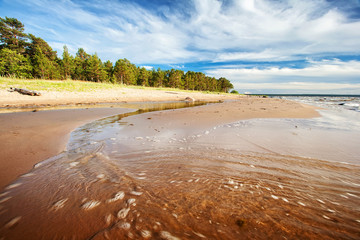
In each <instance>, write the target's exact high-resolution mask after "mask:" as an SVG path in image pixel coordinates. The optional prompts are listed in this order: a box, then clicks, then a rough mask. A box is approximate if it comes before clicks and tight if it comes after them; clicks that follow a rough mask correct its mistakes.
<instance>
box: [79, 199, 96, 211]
mask: <svg viewBox="0 0 360 240" xmlns="http://www.w3.org/2000/svg"><path fill="white" fill-rule="evenodd" d="M99 205H100V202H99V201H96V200H91V201H89V202H86V203H84V204H83V205H82V206H81V208H82V209H84V210H90V209H93V208H95V207H97V206H99Z"/></svg>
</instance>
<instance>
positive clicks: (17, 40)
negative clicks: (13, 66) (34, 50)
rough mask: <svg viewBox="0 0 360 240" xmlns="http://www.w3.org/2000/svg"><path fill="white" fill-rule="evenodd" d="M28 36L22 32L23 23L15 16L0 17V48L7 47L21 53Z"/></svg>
mask: <svg viewBox="0 0 360 240" xmlns="http://www.w3.org/2000/svg"><path fill="white" fill-rule="evenodd" d="M27 38H28V36H27V35H26V34H25V33H24V25H23V24H22V23H21V22H20V21H19V20H17V19H16V18H8V17H5V18H2V17H0V49H4V48H8V49H11V50H13V51H16V52H18V53H23V52H24V51H25V47H26V46H27V45H28V44H27Z"/></svg>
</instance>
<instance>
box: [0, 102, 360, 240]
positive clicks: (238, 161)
mask: <svg viewBox="0 0 360 240" xmlns="http://www.w3.org/2000/svg"><path fill="white" fill-rule="evenodd" d="M291 100H296V101H300V102H303V103H307V104H315V105H317V104H319V106H322V107H323V108H324V109H321V110H319V111H320V112H321V114H322V116H321V117H319V118H313V119H252V120H242V121H238V122H234V123H226V124H223V125H218V126H213V127H211V128H208V129H199V130H191V131H182V129H181V128H179V129H174V128H173V127H171V126H167V125H164V126H163V127H161V128H158V127H156V128H150V127H149V125H147V124H146V121H147V120H149V119H151V117H152V115H151V113H142V114H140V115H133V116H128V115H119V116H114V117H110V118H106V119H103V120H99V121H95V122H93V123H90V124H87V125H84V126H82V127H80V128H78V129H77V130H76V131H74V132H73V133H72V135H71V141H70V142H69V144H68V147H67V151H65V152H63V153H61V154H60V155H58V156H55V157H53V158H51V159H48V160H46V161H44V162H42V163H40V164H38V165H37V166H36V167H35V168H34V169H33V171H31V172H29V173H28V174H25V175H24V176H22V177H20V178H19V179H18V180H17V181H15V182H14V183H12V184H11V185H9V186H8V187H7V188H6V189H5V190H4V191H3V192H1V193H0V226H2V227H1V228H0V239H1V238H4V239H359V238H360V230H359V229H360V162H359V156H360V152H359V150H358V149H359V147H358V146H360V137H359V136H360V135H359V133H360V127H359V118H358V117H359V115H357V114H360V113H359V112H358V111H357V110H356V109H355V110H354V109H353V108H352V107H351V108H350V109H349V108H347V107H348V106H347V105H345V104H342V105H336V104H333V105H331V107H328V108H326V109H325V107H324V106H325V105H326V104H327V103H325V101H318V100H316V99H309V98H306V99H303V98H296V99H294V98H292V99H291ZM318 102H319V103H318ZM329 102H330V101H329ZM332 103H334V102H332ZM347 103H348V104H353V102H347ZM143 112H146V111H143ZM134 118H137V119H139V118H142V119H143V123H144V124H140V125H138V124H137V123H138V121H134Z"/></svg>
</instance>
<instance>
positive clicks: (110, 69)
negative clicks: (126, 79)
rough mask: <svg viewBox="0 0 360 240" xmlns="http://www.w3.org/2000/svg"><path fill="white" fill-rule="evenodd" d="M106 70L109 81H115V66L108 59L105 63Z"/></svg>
mask: <svg viewBox="0 0 360 240" xmlns="http://www.w3.org/2000/svg"><path fill="white" fill-rule="evenodd" d="M104 70H105V72H106V81H107V82H112V83H113V82H114V81H115V80H114V78H113V73H114V66H113V63H112V62H110V61H109V60H107V61H106V62H105V63H104Z"/></svg>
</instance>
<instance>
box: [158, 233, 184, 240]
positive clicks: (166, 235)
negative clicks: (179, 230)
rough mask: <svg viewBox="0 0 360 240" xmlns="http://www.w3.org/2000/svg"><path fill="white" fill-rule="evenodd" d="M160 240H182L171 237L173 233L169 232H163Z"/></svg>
mask: <svg viewBox="0 0 360 240" xmlns="http://www.w3.org/2000/svg"><path fill="white" fill-rule="evenodd" d="M160 238H162V239H165V240H180V238H178V237H175V236H173V235H171V233H169V232H167V231H161V232H160Z"/></svg>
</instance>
